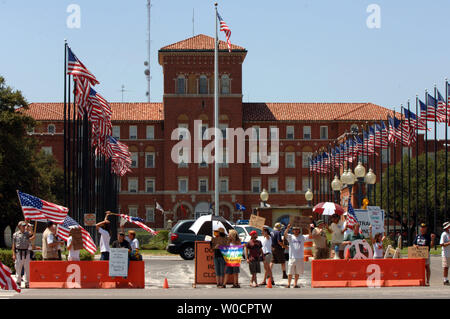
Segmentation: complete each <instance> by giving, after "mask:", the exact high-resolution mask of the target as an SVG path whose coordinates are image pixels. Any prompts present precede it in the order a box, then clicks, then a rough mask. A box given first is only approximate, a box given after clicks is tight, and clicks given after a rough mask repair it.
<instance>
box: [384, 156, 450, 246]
mask: <svg viewBox="0 0 450 319" xmlns="http://www.w3.org/2000/svg"><path fill="white" fill-rule="evenodd" d="M417 160H418V164H419V169H418V171H419V174H417V168H416V164H417ZM434 163H435V161H434V156H433V155H428V200H426V199H427V197H426V193H425V186H426V185H425V182H426V180H425V177H426V174H425V167H426V166H425V153H423V154H421V155H420V156H419V157H418V159H417V158H416V157H412V158H411V188H409V170H408V156H404V157H403V188H402V187H401V183H402V178H401V177H402V175H401V162H398V163H397V164H395V165H391V166H390V167H389V185H388V180H387V170H385V171H384V172H383V184H382V185H381V183H378V184H377V185H376V188H377V190H376V195H377V199H376V202H377V204H379V203H382V204H381V206H382V208H383V209H384V210H385V211H386V218H390V219H395V220H396V221H397V222H398V223H401V225H402V230H403V232H406V231H407V229H408V228H407V227H408V219H407V217H408V205H409V211H410V215H409V220H410V223H409V225H410V229H411V231H410V240H411V239H412V236H413V235H414V232H415V228H416V226H417V225H416V211H417V222H418V223H419V224H420V223H422V222H426V223H428V224H429V225H430V226H431V227H430V228H429V229H430V230H433V229H432V228H433V225H434V208H435V202H434V191H435V189H436V191H437V203H436V204H437V205H436V207H437V214H436V226H437V227H436V228H438V229H436V230H434V231H436V232H437V231H438V230H439V229H440V226H441V225H442V223H443V222H444V219H445V192H446V189H445V150H441V151H439V152H438V153H437V185H436V184H435V180H434ZM394 167H395V172H396V173H395V178H394ZM449 168H450V167H449ZM448 175H449V176H450V170H449V174H448ZM394 182H395V184H396V191H395V192H394ZM448 185H450V182H449V183H448ZM417 186H418V196H417ZM381 187H382V188H383V196H382V197H381V189H380V188H381ZM402 195H403V197H402ZM388 196H389V205H388ZM402 198H403V202H402ZM380 200H381V202H380ZM416 203H417V204H416ZM388 207H389V210H388V209H387V208H388ZM416 207H417V210H416ZM447 207H448V208H450V192H449V191H448V190H447ZM394 208H395V209H394ZM394 211H395V214H394ZM402 213H403V214H402ZM402 216H403V219H402ZM398 230H400V229H398Z"/></svg>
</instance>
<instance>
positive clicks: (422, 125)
mask: <svg viewBox="0 0 450 319" xmlns="http://www.w3.org/2000/svg"><path fill="white" fill-rule="evenodd" d="M403 114H404V115H405V121H406V122H407V123H408V121H409V124H410V126H411V127H413V128H414V129H417V130H423V131H425V130H426V129H427V125H426V121H424V120H423V119H422V118H418V116H417V115H416V114H414V113H413V112H411V111H409V110H408V109H403ZM428 130H429V131H430V130H431V129H430V128H428Z"/></svg>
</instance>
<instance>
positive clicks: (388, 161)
mask: <svg viewBox="0 0 450 319" xmlns="http://www.w3.org/2000/svg"><path fill="white" fill-rule="evenodd" d="M387 123H388V126H387V128H386V129H387V130H388V129H389V125H390V123H389V115H388V116H387ZM390 144H391V142H390V141H389V133H388V148H387V176H386V177H387V182H386V195H387V198H386V200H387V203H386V204H387V214H386V215H387V218H388V222H387V234H388V236H389V228H390V227H389V224H390V220H391V218H390V215H389V213H390V207H391V203H390V202H389V194H390V188H391V187H390V184H389V170H390V166H391V145H390ZM393 239H394V240H395V236H394V238H393Z"/></svg>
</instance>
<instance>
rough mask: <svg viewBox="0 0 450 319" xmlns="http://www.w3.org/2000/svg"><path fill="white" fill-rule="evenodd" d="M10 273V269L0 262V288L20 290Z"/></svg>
mask: <svg viewBox="0 0 450 319" xmlns="http://www.w3.org/2000/svg"><path fill="white" fill-rule="evenodd" d="M11 274H12V272H11V269H9V267H7V266H5V265H3V264H2V263H1V262H0V288H2V289H3V290H15V291H17V292H20V287H18V286H17V284H16V282H15V281H14V279H13V278H12V277H11Z"/></svg>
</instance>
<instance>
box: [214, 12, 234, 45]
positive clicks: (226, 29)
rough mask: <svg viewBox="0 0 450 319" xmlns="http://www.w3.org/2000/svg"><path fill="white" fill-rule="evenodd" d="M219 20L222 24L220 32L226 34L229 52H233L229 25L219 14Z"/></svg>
mask: <svg viewBox="0 0 450 319" xmlns="http://www.w3.org/2000/svg"><path fill="white" fill-rule="evenodd" d="M217 18H218V19H219V22H220V31H223V32H224V33H225V37H226V38H227V45H228V51H229V52H231V42H230V36H231V30H230V28H229V27H228V25H227V23H226V22H225V21H223V19H222V17H221V16H220V14H219V13H218V12H217Z"/></svg>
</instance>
